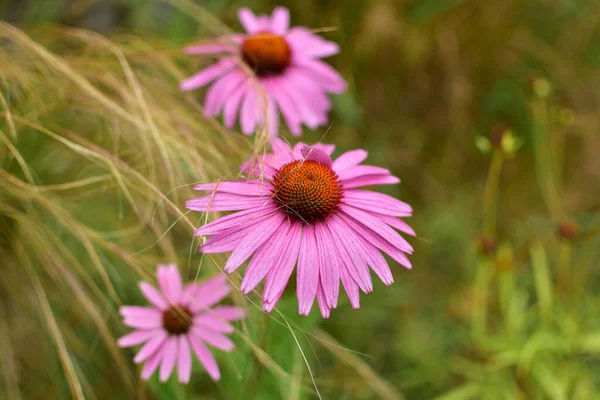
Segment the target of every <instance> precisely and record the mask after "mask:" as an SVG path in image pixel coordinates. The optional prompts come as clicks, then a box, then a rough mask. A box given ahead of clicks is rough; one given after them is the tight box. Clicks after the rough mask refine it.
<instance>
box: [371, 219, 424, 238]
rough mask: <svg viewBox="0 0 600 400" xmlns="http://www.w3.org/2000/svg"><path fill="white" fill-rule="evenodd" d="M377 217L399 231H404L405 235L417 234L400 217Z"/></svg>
mask: <svg viewBox="0 0 600 400" xmlns="http://www.w3.org/2000/svg"><path fill="white" fill-rule="evenodd" d="M378 217H379V219H381V220H382V221H383V222H385V223H386V224H388V225H390V226H392V227H394V228H396V229H398V230H399V231H400V232H404V233H406V234H407V235H411V236H417V234H416V233H415V231H414V230H413V228H411V227H410V226H409V225H408V224H407V223H406V222H404V221H402V220H401V219H398V218H396V217H389V216H387V215H380V216H378Z"/></svg>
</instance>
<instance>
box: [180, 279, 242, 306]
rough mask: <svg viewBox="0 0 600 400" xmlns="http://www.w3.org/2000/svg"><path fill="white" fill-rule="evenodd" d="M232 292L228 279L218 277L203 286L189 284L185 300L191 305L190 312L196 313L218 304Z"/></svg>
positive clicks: (185, 292)
mask: <svg viewBox="0 0 600 400" xmlns="http://www.w3.org/2000/svg"><path fill="white" fill-rule="evenodd" d="M230 291H231V288H230V287H229V284H228V283H227V277H225V276H224V275H218V276H216V277H214V278H211V279H209V280H207V281H206V282H203V283H202V284H197V283H190V284H188V285H187V286H186V288H185V291H184V299H185V302H186V303H187V304H188V305H189V307H190V311H191V312H192V313H195V312H198V311H200V310H202V309H204V308H208V307H210V306H212V305H213V304H216V303H218V302H219V301H221V300H222V299H223V298H224V297H225V296H227V295H228V294H229V292H230Z"/></svg>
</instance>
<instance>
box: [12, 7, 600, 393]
mask: <svg viewBox="0 0 600 400" xmlns="http://www.w3.org/2000/svg"><path fill="white" fill-rule="evenodd" d="M278 4H279V5H285V6H287V7H289V8H290V10H291V15H292V24H293V25H305V26H308V27H311V28H326V29H324V30H323V31H324V32H323V33H322V34H323V35H324V36H325V37H326V38H327V39H329V40H333V41H335V42H337V43H339V44H340V45H341V48H342V51H341V53H340V54H339V55H337V56H335V57H332V58H331V59H330V60H329V62H331V63H332V65H333V66H334V67H335V68H336V69H338V70H339V71H340V72H341V74H342V75H343V76H344V78H345V79H346V80H347V81H348V82H349V89H348V91H347V93H345V94H343V95H341V96H336V97H334V98H333V102H334V108H333V111H332V113H331V126H329V127H326V128H323V129H320V130H318V131H315V132H310V131H308V130H305V131H304V136H303V138H302V139H303V140H304V141H306V142H308V143H312V142H315V141H319V140H323V141H324V142H328V143H335V144H336V145H337V146H338V149H337V150H336V155H337V154H339V153H340V152H341V151H345V150H348V149H352V148H357V147H361V148H365V149H367V150H368V151H369V159H368V162H369V163H370V164H375V165H380V166H383V167H386V168H390V169H392V171H393V172H394V173H395V175H397V176H399V177H400V178H401V179H402V184H401V185H398V186H397V187H392V188H382V189H381V190H382V191H386V192H387V193H389V194H392V195H394V196H397V197H398V198H400V199H402V200H403V201H406V202H408V203H410V204H411V205H413V208H414V217H412V218H411V219H410V220H409V222H410V223H411V225H412V226H413V227H414V228H415V230H416V231H417V234H418V237H417V238H413V239H410V241H411V243H412V244H413V245H414V247H415V254H414V256H413V257H412V259H411V260H412V263H413V266H414V267H413V270H412V271H406V270H404V269H402V268H401V267H400V266H399V265H396V264H394V265H393V268H392V270H393V271H394V276H395V280H396V282H395V284H394V285H392V286H391V287H385V286H384V285H383V284H381V283H380V282H378V284H376V286H375V291H374V293H372V294H370V295H368V296H365V295H363V296H362V297H361V309H360V310H359V311H352V310H351V307H350V306H349V304H348V302H347V300H344V301H342V303H341V304H340V306H339V307H338V309H337V310H335V311H334V312H333V313H332V316H331V318H330V319H329V320H327V321H323V320H321V319H320V318H319V316H318V311H317V310H315V309H313V315H311V316H310V317H309V318H303V317H299V316H298V315H297V312H296V299H295V295H294V291H293V290H292V289H293V287H292V288H290V290H289V292H287V294H286V295H284V297H283V298H282V301H281V302H280V306H279V307H278V310H279V312H274V313H273V314H272V315H271V316H268V315H265V314H263V313H262V312H261V311H260V309H259V308H258V307H256V306H255V305H254V304H258V303H259V298H258V297H257V296H255V295H253V296H250V298H249V299H245V298H243V297H242V296H241V295H239V294H236V295H234V296H233V300H232V301H234V302H236V303H238V304H242V305H245V306H246V307H248V308H249V310H250V316H249V318H248V320H247V321H246V323H245V324H242V325H241V326H240V329H239V331H238V332H237V334H236V335H235V337H234V340H235V341H236V343H237V344H238V349H237V350H236V351H235V352H234V353H232V354H230V355H229V354H223V353H220V354H217V357H218V360H219V363H220V365H221V369H222V372H223V373H222V375H223V379H222V380H221V381H220V382H218V383H212V381H210V379H209V378H208V377H207V376H206V374H204V373H203V371H202V369H201V367H200V366H199V365H196V368H195V369H194V375H193V377H192V383H191V384H190V385H188V386H186V387H183V386H180V385H178V384H177V383H176V382H174V379H173V380H172V381H171V382H169V383H168V384H164V385H163V384H159V383H158V382H157V380H156V378H154V379H153V380H151V381H150V382H148V383H144V382H142V381H140V380H139V379H138V375H139V370H137V369H136V367H135V366H134V365H133V363H132V362H131V359H132V356H133V354H134V353H133V351H132V350H130V349H126V350H121V349H118V348H116V347H115V338H117V337H119V336H121V335H123V334H124V333H125V332H126V331H127V329H126V328H124V327H123V326H122V325H121V323H120V320H119V316H118V314H117V310H118V307H119V305H121V304H136V303H139V302H140V301H141V296H140V294H139V293H138V291H137V287H136V282H137V280H138V279H139V278H140V277H144V278H146V279H152V274H153V273H154V269H155V265H156V264H157V263H159V262H178V264H179V266H180V268H181V270H182V271H184V273H185V272H187V276H188V279H193V277H194V276H195V275H196V271H197V270H198V268H199V265H200V264H201V265H202V268H201V270H200V275H201V277H206V276H210V275H212V274H214V273H217V271H218V269H217V265H223V264H222V262H223V260H222V259H220V258H215V259H208V258H206V259H202V260H201V257H200V254H198V253H197V252H196V251H195V247H196V245H197V243H193V242H192V238H191V229H192V227H193V226H195V225H198V223H199V222H200V221H199V220H198V216H197V215H191V214H190V215H187V216H186V215H184V214H183V213H185V210H184V208H183V201H184V200H185V199H187V198H190V197H191V196H193V193H192V191H191V189H190V187H189V184H191V183H194V182H200V181H212V180H214V179H216V178H219V177H222V178H231V177H234V176H236V174H237V172H236V166H237V164H238V163H239V162H240V161H242V160H243V159H245V158H247V157H248V156H249V155H250V154H252V152H253V151H254V150H256V149H257V146H259V143H257V142H256V141H255V140H254V139H253V138H246V137H243V136H242V135H241V134H240V133H237V132H229V131H226V130H224V129H223V128H222V127H221V126H220V124H219V123H218V121H214V120H209V119H206V117H204V116H203V115H202V112H201V106H200V104H201V103H202V93H200V92H194V93H191V94H189V93H186V94H182V93H179V92H178V89H177V84H178V82H179V81H181V79H183V78H184V77H185V76H189V75H191V74H192V73H193V72H194V71H196V70H197V69H199V68H200V67H201V66H202V65H205V64H206V63H208V62H209V61H210V58H205V59H202V58H199V57H186V56H184V55H182V54H181V49H182V47H183V46H184V45H185V44H188V43H190V42H194V41H199V40H202V39H207V38H211V37H216V36H218V35H219V34H221V33H223V32H226V31H227V29H228V28H227V26H229V27H230V28H231V29H232V30H240V26H239V24H238V22H237V17H236V13H237V9H238V8H240V7H243V6H247V7H250V8H251V9H253V10H254V11H255V12H265V13H270V12H271V10H272V9H273V7H274V6H276V5H278ZM200 7H202V8H200ZM0 16H2V19H3V20H5V21H7V22H8V23H10V24H12V25H13V26H15V27H17V28H18V30H17V28H14V27H11V25H8V24H3V25H2V27H1V29H0V49H1V51H2V55H0V77H1V78H2V79H1V82H0V84H1V87H2V90H1V93H2V96H1V98H0V100H1V102H0V107H1V108H2V112H1V116H2V118H1V119H0V139H1V142H0V165H2V169H1V170H0V172H1V174H0V181H1V184H0V259H1V260H2V262H1V263H0V265H1V267H0V268H1V269H2V273H1V274H0V275H1V276H0V289H1V290H0V306H1V307H0V360H1V364H0V368H1V372H2V379H0V394H1V393H5V395H4V396H0V397H4V398H7V399H16V398H24V399H38V398H40V399H41V398H44V399H48V398H60V399H62V398H70V397H77V396H85V397H86V398H97V399H106V398H115V399H117V398H122V399H126V398H148V399H171V398H177V399H313V398H318V397H319V396H321V397H322V398H324V399H379V398H382V399H402V398H406V399H433V398H437V399H446V400H449V399H457V400H458V399H597V398H600V318H599V317H600V303H599V301H600V296H599V295H598V289H599V288H600V279H599V278H600V274H599V272H598V267H599V263H598V261H599V256H600V254H599V246H598V236H597V233H598V232H600V217H599V211H600V156H599V154H600V135H599V134H598V130H599V128H600V113H598V107H599V105H600V2H598V1H596V0H531V1H527V0H504V1H493V0H478V1H475V0H470V1H469V0H413V1H409V0H407V1H393V0H352V1H341V0H333V1H325V0H318V1H317V0H315V1H292V0H288V1H282V2H280V3H275V2H272V1H261V0H252V1H247V2H243V1H239V0H229V1H227V0H219V1H216V0H205V1H196V2H195V3H194V2H186V1H177V0H173V1H165V2H159V1H154V0H152V1H151V0H121V1H119V0H114V1H111V0H72V1H69V0H37V1H36V0H29V1H27V0H22V1H12V0H8V1H7V0H4V1H0ZM219 21H221V22H219ZM283 135H284V136H285V137H286V138H289V139H290V140H293V139H292V138H291V136H289V134H288V133H287V132H284V133H283ZM164 195H166V196H164ZM235 279H237V282H239V277H236V278H235ZM307 363H308V365H310V368H311V371H312V374H313V375H314V379H312V378H311V372H309V369H308V368H307ZM315 387H316V388H318V391H319V394H317V391H316V390H315Z"/></svg>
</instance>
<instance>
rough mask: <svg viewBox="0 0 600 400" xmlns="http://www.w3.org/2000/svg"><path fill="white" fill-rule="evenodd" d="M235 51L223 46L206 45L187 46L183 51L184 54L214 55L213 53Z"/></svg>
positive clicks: (232, 48) (231, 47) (230, 47)
mask: <svg viewBox="0 0 600 400" xmlns="http://www.w3.org/2000/svg"><path fill="white" fill-rule="evenodd" d="M235 51H236V49H235V48H234V47H233V46H227V45H223V44H215V43H206V44H196V45H193V46H188V47H186V48H185V49H183V52H184V53H185V54H190V55H194V54H215V53H234V52H235Z"/></svg>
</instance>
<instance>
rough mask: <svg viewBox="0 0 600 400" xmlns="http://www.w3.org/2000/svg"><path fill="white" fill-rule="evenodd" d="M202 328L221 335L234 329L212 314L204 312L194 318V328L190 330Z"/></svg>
mask: <svg viewBox="0 0 600 400" xmlns="http://www.w3.org/2000/svg"><path fill="white" fill-rule="evenodd" d="M202 328H205V329H210V330H212V331H215V332H222V333H232V332H234V331H235V328H234V327H233V326H232V325H231V324H229V323H228V322H227V321H226V320H224V319H222V318H221V317H220V316H218V315H216V314H214V313H212V312H206V313H203V314H199V315H196V316H195V317H194V327H193V328H192V330H194V329H202Z"/></svg>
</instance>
